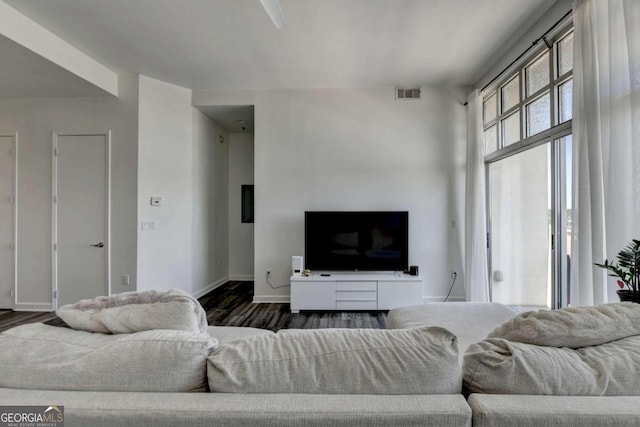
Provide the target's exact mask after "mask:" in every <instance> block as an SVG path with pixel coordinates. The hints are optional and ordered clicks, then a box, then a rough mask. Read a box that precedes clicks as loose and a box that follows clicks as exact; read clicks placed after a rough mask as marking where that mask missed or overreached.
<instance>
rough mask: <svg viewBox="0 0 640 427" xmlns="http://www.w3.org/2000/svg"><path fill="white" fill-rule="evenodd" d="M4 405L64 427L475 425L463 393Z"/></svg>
mask: <svg viewBox="0 0 640 427" xmlns="http://www.w3.org/2000/svg"><path fill="white" fill-rule="evenodd" d="M0 402H2V404H3V405H62V406H64V414H65V426H67V427H72V426H87V425H91V426H95V427H103V426H104V427H106V426H132V427H134V426H135V427H140V426H169V425H186V426H191V427H199V426H202V427H204V426H221V427H222V426H225V427H226V426H232V427H236V426H237V427H240V426H242V427H245V426H246V427H255V426H256V425H260V426H263V427H271V426H273V427H280V426H305V427H307V426H309V427H314V426H317V427H325V426H336V427H337V426H362V427H365V426H366V427H369V426H371V427H376V426H380V427H382V426H393V425H396V426H400V425H402V426H416V427H417V426H434V427H435V426H447V427H458V426H459V427H470V426H471V409H469V406H468V405H467V403H466V402H465V400H464V398H463V397H462V395H330V394H328V395H316V394H223V393H139V392H126V393H124V392H123V393H119V392H78V391H55V390H50V391H47V390H17V389H6V388H0Z"/></svg>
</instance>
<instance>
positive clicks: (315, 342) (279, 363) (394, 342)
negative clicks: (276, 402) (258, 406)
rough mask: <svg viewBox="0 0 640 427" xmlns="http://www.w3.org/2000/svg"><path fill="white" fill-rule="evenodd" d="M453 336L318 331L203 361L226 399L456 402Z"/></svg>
mask: <svg viewBox="0 0 640 427" xmlns="http://www.w3.org/2000/svg"><path fill="white" fill-rule="evenodd" d="M461 375H462V373H461V367H460V364H459V359H458V345H457V339H456V337H455V335H453V334H452V333H451V332H449V331H447V330H446V329H443V328H438V327H431V328H421V329H395V330H380V329H317V330H304V331H297V332H295V333H286V334H275V335H261V336H256V337H249V338H246V339H243V340H238V341H233V342H230V343H228V344H225V345H221V346H220V347H219V348H218V349H217V350H216V351H214V352H213V353H212V354H211V356H209V358H208V364H207V376H208V379H209V388H210V389H211V391H216V392H224V393H314V394H455V393H460V390H461V387H462V377H461Z"/></svg>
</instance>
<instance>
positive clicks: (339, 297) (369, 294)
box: [336, 291, 378, 301]
mask: <svg viewBox="0 0 640 427" xmlns="http://www.w3.org/2000/svg"><path fill="white" fill-rule="evenodd" d="M336 301H378V293H377V292H376V291H337V292H336Z"/></svg>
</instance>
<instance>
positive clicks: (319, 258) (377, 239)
mask: <svg viewBox="0 0 640 427" xmlns="http://www.w3.org/2000/svg"><path fill="white" fill-rule="evenodd" d="M304 241H305V268H308V269H310V270H325V271H326V270H329V271H331V270H336V271H362V270H368V271H402V270H405V269H406V268H407V265H408V264H409V213H408V212H305V239H304Z"/></svg>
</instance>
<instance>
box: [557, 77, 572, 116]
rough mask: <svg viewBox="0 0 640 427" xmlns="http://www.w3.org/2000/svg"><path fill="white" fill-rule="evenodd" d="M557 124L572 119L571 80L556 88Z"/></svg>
mask: <svg viewBox="0 0 640 427" xmlns="http://www.w3.org/2000/svg"><path fill="white" fill-rule="evenodd" d="M558 103H559V104H558V105H559V106H560V111H559V112H558V122H559V123H564V122H566V121H567V120H571V119H572V118H573V80H569V81H568V82H565V83H562V84H561V85H560V86H559V87H558Z"/></svg>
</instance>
